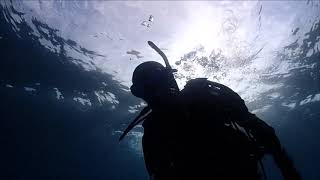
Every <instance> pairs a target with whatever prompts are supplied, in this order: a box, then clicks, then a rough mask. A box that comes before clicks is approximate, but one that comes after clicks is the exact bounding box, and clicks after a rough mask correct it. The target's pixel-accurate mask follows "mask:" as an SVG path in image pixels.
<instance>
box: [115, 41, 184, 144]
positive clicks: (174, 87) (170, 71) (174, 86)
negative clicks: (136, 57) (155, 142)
mask: <svg viewBox="0 0 320 180" xmlns="http://www.w3.org/2000/svg"><path fill="white" fill-rule="evenodd" d="M148 44H149V46H150V47H151V48H152V49H154V50H155V51H156V52H157V53H158V54H159V55H160V56H161V57H162V59H163V60H164V63H165V65H166V70H167V72H168V73H167V75H168V81H169V84H170V89H171V90H173V91H176V92H179V87H178V84H177V82H176V80H175V79H174V75H173V73H174V72H177V70H176V69H172V68H171V66H170V63H169V61H168V58H167V56H166V55H165V54H164V53H163V52H162V51H161V50H160V48H158V47H157V46H156V45H155V44H154V43H153V42H152V41H148ZM151 111H152V110H151V108H150V106H147V107H145V108H144V109H143V110H142V111H141V112H140V114H139V115H138V116H137V117H136V118H135V119H134V120H133V121H132V122H131V123H130V124H129V125H128V127H127V128H126V129H125V130H124V131H123V133H122V135H121V136H120V138H119V142H120V141H121V140H122V139H123V138H124V137H125V136H126V135H127V134H128V133H129V132H130V131H131V130H132V129H133V128H134V127H135V126H136V125H138V124H139V123H141V122H143V121H144V120H145V119H146V117H147V116H148V114H149V113H150V112H151Z"/></svg>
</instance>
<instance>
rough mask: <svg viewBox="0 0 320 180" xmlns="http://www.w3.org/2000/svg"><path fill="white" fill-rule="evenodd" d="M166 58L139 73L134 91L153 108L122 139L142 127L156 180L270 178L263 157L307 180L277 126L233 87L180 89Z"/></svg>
mask: <svg viewBox="0 0 320 180" xmlns="http://www.w3.org/2000/svg"><path fill="white" fill-rule="evenodd" d="M148 43H149V45H150V46H151V47H152V48H153V49H154V50H156V51H157V52H158V53H159V54H160V55H161V56H162V58H163V59H164V61H165V64H166V67H164V66H163V65H161V64H160V63H158V62H155V61H147V62H144V63H142V64H140V65H139V66H138V67H136V69H135V70H134V72H133V77H132V83H133V85H132V86H131V92H132V94H133V95H134V96H136V97H138V98H142V99H143V100H144V101H146V102H147V104H148V105H147V106H146V107H145V108H144V109H143V110H142V111H141V112H140V114H139V115H138V116H137V117H136V119H135V120H134V121H133V122H132V123H131V124H130V125H129V126H128V127H127V129H126V130H125V131H124V132H123V134H122V136H121V137H120V140H122V139H123V138H124V137H125V135H126V134H127V133H128V132H129V131H130V130H131V129H132V128H134V126H135V125H137V124H139V123H142V126H143V128H144V135H143V138H142V146H143V153H144V159H145V164H146V168H147V171H148V173H149V175H150V179H151V180H189V179H190V180H191V179H192V180H197V179H199V180H202V179H221V180H225V179H250V180H260V179H262V178H264V179H266V174H265V171H264V167H263V164H262V160H261V159H262V157H263V156H264V155H266V154H270V155H272V156H273V159H274V161H275V163H276V164H277V166H278V167H279V169H280V171H281V173H282V175H283V178H284V179H285V180H299V179H301V177H300V175H299V173H298V172H297V170H296V168H295V167H294V165H293V162H292V161H291V159H290V158H289V156H288V155H287V153H286V152H285V150H284V148H283V147H282V146H281V144H280V141H279V139H278V138H277V136H276V134H275V131H274V129H273V128H272V127H270V126H269V125H268V124H266V123H265V122H264V121H262V120H261V119H259V118H258V117H257V116H255V115H254V114H252V113H250V112H249V111H248V109H247V107H246V105H245V103H244V101H243V100H242V98H241V97H240V96H239V95H238V94H237V93H235V92H234V91H233V90H231V89H230V88H228V87H226V86H224V85H222V84H219V83H216V82H212V81H209V80H207V79H206V78H197V79H192V80H190V81H188V82H187V84H186V85H185V87H184V89H182V90H181V91H180V90H179V88H178V86H177V83H176V81H175V79H174V76H173V72H175V70H173V69H172V68H171V66H170V64H169V62H168V60H167V57H166V56H165V54H164V53H163V52H162V51H161V50H160V49H159V48H158V47H157V46H156V45H155V44H154V43H152V42H151V41H148Z"/></svg>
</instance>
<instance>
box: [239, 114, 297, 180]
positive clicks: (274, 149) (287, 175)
mask: <svg viewBox="0 0 320 180" xmlns="http://www.w3.org/2000/svg"><path fill="white" fill-rule="evenodd" d="M244 122H245V123H244ZM242 123H244V124H242V125H243V127H244V128H245V129H246V130H247V131H249V132H250V134H252V135H253V136H254V138H255V140H256V142H257V143H258V144H260V145H262V146H264V147H265V150H266V152H267V153H269V154H271V155H272V156H273V159H274V161H275V163H276V164H277V166H278V167H279V169H280V171H281V174H282V176H283V178H284V180H301V179H302V178H301V176H300V174H299V173H298V171H297V169H296V168H295V167H294V164H293V161H292V160H291V159H290V157H289V155H288V154H287V152H286V151H285V149H284V148H283V147H282V146H281V143H280V140H279V138H278V137H277V135H276V133H275V131H274V129H273V128H272V127H271V126H269V125H268V124H267V123H265V122H264V121H263V120H261V119H260V118H258V117H257V116H256V115H254V114H251V113H249V117H248V120H247V121H243V122H242Z"/></svg>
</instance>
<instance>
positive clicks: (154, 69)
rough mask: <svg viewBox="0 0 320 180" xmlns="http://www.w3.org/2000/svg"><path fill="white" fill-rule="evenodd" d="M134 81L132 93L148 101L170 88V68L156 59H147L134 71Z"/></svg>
mask: <svg viewBox="0 0 320 180" xmlns="http://www.w3.org/2000/svg"><path fill="white" fill-rule="evenodd" d="M132 83H133V85H132V86H131V88H130V89H131V92H132V94H133V95H134V96H136V97H139V98H142V99H144V100H146V101H150V100H152V99H154V98H157V97H160V96H161V95H162V94H164V93H165V92H167V91H168V89H169V88H170V86H169V81H168V70H167V69H166V68H165V67H164V66H163V65H161V64H160V63H158V62H155V61H147V62H144V63H142V64H140V65H139V66H137V67H136V69H135V70H134V72H133V76H132Z"/></svg>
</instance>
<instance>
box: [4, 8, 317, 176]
mask: <svg viewBox="0 0 320 180" xmlns="http://www.w3.org/2000/svg"><path fill="white" fill-rule="evenodd" d="M0 12H1V14H0V36H1V39H0V55H1V56H0V57H1V58H0V98H1V103H0V128H1V129H0V137H1V148H0V159H1V160H0V166H1V171H0V172H1V173H0V179H90V180H91V179H97V180H98V179H107V180H117V179H119V180H123V179H125V180H126V179H128V180H142V179H147V175H146V171H145V167H144V162H143V157H142V156H140V155H137V153H136V152H134V151H133V150H132V149H131V148H129V146H128V142H123V143H121V144H119V143H118V141H117V139H118V135H117V134H114V132H115V131H117V130H119V129H123V128H124V127H125V125H126V124H127V123H128V122H129V121H130V120H131V119H132V118H133V117H134V116H135V115H136V114H131V113H129V112H128V107H129V106H132V105H135V104H139V103H140V101H139V100H138V99H136V98H134V97H133V96H132V95H131V94H130V93H129V92H128V91H127V90H128V89H127V88H126V87H124V86H123V85H121V84H120V83H119V82H118V81H116V80H114V79H113V77H112V75H110V74H106V73H103V72H102V71H100V70H97V71H85V70H84V69H83V68H82V67H81V66H79V65H76V64H75V63H71V61H81V60H79V59H70V57H68V56H66V53H65V51H64V47H66V46H68V47H74V48H75V49H77V48H78V49H79V46H78V45H77V43H76V42H74V41H72V40H70V39H64V38H62V37H59V36H58V35H57V31H58V30H55V29H52V28H51V27H49V26H48V25H47V24H45V23H42V22H39V21H38V20H37V19H34V20H33V23H34V25H35V26H36V27H37V28H39V29H41V28H42V29H46V30H47V31H48V32H49V34H50V37H49V38H48V39H51V40H52V42H53V43H55V44H56V45H60V47H61V51H60V52H59V53H55V52H52V51H50V50H48V49H47V48H45V47H44V46H42V45H41V44H40V43H39V41H38V37H36V36H34V35H32V34H30V33H31V32H32V29H31V28H30V27H29V26H28V25H27V24H26V23H24V22H22V23H21V24H19V28H20V32H19V34H17V33H16V32H15V31H14V29H13V28H12V27H13V26H12V24H11V23H10V22H8V21H7V20H6V19H5V17H4V16H11V15H12V14H8V11H7V10H6V9H5V8H4V7H2V6H0ZM12 12H13V13H15V15H17V16H22V13H20V12H18V11H15V10H14V9H13V10H11V13H12ZM39 32H40V31H39ZM42 35H43V36H46V35H48V34H47V33H44V32H43V34H42ZM307 35H308V36H306V37H307V38H305V39H304V40H303V44H302V45H301V47H300V48H301V50H302V52H303V53H302V54H301V55H300V58H298V59H299V61H300V62H301V63H302V65H310V64H314V66H313V68H312V69H304V70H301V69H295V70H292V73H293V74H294V75H293V76H291V77H290V78H286V79H284V78H279V77H276V76H275V77H273V76H268V77H265V81H266V82H269V83H279V82H281V83H284V84H286V86H285V87H284V88H283V89H282V90H281V91H282V92H283V93H284V94H285V96H284V98H283V99H278V100H272V101H271V100H269V99H267V98H265V99H262V102H266V101H268V102H269V103H271V104H273V106H272V108H271V110H270V111H271V112H272V113H267V114H262V115H261V117H262V118H263V119H268V120H269V122H271V124H272V125H274V126H275V128H276V129H277V130H278V131H277V132H278V135H279V137H280V139H281V141H282V142H283V144H284V145H285V147H286V148H287V149H288V152H289V154H290V155H291V156H292V158H293V160H294V162H295V164H296V165H297V167H298V169H299V171H300V172H301V173H302V175H303V177H304V178H305V179H310V180H311V179H314V180H317V179H320V173H319V172H318V171H319V169H320V155H319V152H320V143H319V139H320V101H314V102H311V103H307V104H305V105H303V106H302V105H301V106H297V107H295V108H294V109H292V110H288V108H284V107H283V106H282V105H281V104H282V103H283V102H290V101H296V102H301V101H303V100H304V99H305V98H306V97H308V96H309V95H311V96H310V98H311V99H312V98H315V97H316V94H319V93H320V62H319V61H320V53H319V50H318V51H316V52H315V53H313V54H312V55H311V56H309V57H307V56H306V54H307V52H308V51H309V49H310V47H311V46H312V45H314V44H316V43H317V42H319V39H320V21H316V22H314V26H313V28H312V29H310V31H309V32H308V34H307ZM312 47H313V46H312ZM286 48H288V49H290V48H291V49H293V48H297V47H296V46H295V44H291V45H288V46H287V47H286ZM79 52H81V53H83V54H86V55H91V56H98V55H99V54H97V53H95V52H93V51H91V50H89V49H85V48H80V49H79ZM279 58H282V56H279ZM104 83H105V84H107V85H104ZM30 88H32V89H30ZM54 88H57V89H59V91H60V92H61V93H62V94H63V96H64V99H58V98H57V94H56V90H55V89H54ZM33 89H34V90H33ZM28 90H29V91H28ZM99 90H105V91H109V92H112V93H113V94H114V95H115V96H116V97H117V99H118V100H119V102H120V103H119V104H118V106H117V108H116V109H114V108H112V104H110V103H99V102H98V100H97V98H96V97H95V94H94V91H99ZM79 92H84V93H86V97H87V98H88V99H91V103H92V106H83V105H81V104H80V103H78V102H75V101H74V99H73V97H75V96H78V95H79ZM261 96H262V97H264V96H265V97H267V94H266V95H263V94H262V95H261ZM279 122H280V123H279ZM269 176H270V177H276V176H275V175H272V174H271V175H269Z"/></svg>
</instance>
